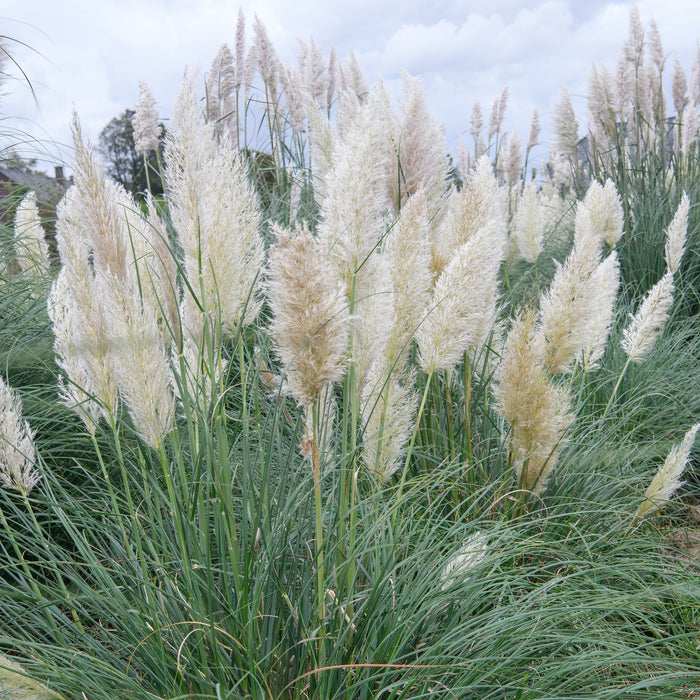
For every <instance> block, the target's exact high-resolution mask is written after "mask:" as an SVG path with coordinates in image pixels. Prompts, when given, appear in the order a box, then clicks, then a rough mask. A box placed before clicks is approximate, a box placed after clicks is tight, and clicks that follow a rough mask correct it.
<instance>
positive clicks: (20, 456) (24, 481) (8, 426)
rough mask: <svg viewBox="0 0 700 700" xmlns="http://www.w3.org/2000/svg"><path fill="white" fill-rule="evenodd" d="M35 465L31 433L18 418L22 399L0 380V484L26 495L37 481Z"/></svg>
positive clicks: (20, 412) (38, 476)
mask: <svg viewBox="0 0 700 700" xmlns="http://www.w3.org/2000/svg"><path fill="white" fill-rule="evenodd" d="M35 465H36V448H35V447H34V431H32V429H31V428H30V427H29V422H28V421H26V420H23V419H22V400H21V399H20V397H19V394H18V393H17V392H16V391H15V390H14V389H12V388H11V387H10V386H8V385H7V384H6V383H5V380H4V379H3V378H2V377H0V485H1V486H3V487H4V488H6V489H16V490H17V491H19V492H20V493H21V494H22V495H23V496H27V495H28V494H29V492H30V491H31V490H32V489H33V488H34V487H35V486H36V484H37V482H38V481H39V479H40V478H41V474H40V473H39V471H38V470H37V469H35Z"/></svg>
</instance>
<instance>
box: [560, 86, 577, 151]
mask: <svg viewBox="0 0 700 700" xmlns="http://www.w3.org/2000/svg"><path fill="white" fill-rule="evenodd" d="M554 133H555V148H556V149H557V151H558V152H559V153H562V154H563V155H564V156H566V158H568V159H569V160H570V161H571V162H573V163H576V161H577V160H578V122H577V121H576V115H575V114H574V108H573V106H572V105H571V97H569V90H568V88H567V87H566V86H564V88H563V90H562V94H561V98H560V99H559V101H558V102H557V103H556V104H555V105H554Z"/></svg>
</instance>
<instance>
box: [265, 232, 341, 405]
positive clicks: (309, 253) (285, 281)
mask: <svg viewBox="0 0 700 700" xmlns="http://www.w3.org/2000/svg"><path fill="white" fill-rule="evenodd" d="M275 234H276V235H277V239H278V240H277V243H276V244H275V245H273V246H272V248H271V249H270V255H269V263H268V273H267V285H266V286H267V293H268V298H269V301H270V308H271V310H272V315H273V319H272V325H271V329H270V330H271V333H272V338H273V340H274V343H275V351H276V353H277V355H278V357H279V358H280V360H281V362H282V364H283V365H284V368H285V370H286V382H285V385H284V388H285V391H286V392H287V393H289V394H290V395H291V396H293V397H294V399H296V401H297V402H298V403H299V404H301V405H302V406H311V405H312V404H314V403H315V402H316V400H317V399H318V397H319V396H320V394H321V391H322V389H323V388H324V387H325V386H326V385H327V384H330V383H333V382H337V381H339V380H340V379H341V378H342V376H343V372H344V359H345V353H346V350H347V343H348V326H347V320H348V315H347V303H346V300H345V295H344V293H343V290H342V289H341V288H340V287H339V285H338V280H337V277H335V275H334V274H333V272H332V270H331V268H330V267H329V264H328V260H327V254H326V251H325V249H324V243H323V242H321V241H318V240H317V239H315V238H314V237H313V236H312V235H311V233H310V232H309V230H308V229H306V228H298V227H297V230H296V232H295V233H292V232H291V231H286V230H284V229H280V228H275Z"/></svg>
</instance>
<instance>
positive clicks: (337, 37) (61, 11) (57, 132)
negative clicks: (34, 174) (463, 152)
mask: <svg viewBox="0 0 700 700" xmlns="http://www.w3.org/2000/svg"><path fill="white" fill-rule="evenodd" d="M634 4H635V3H633V2H627V1H626V0H623V1H620V2H606V1H605V0H585V2H584V1H583V0H547V1H544V0H529V1H516V0H423V1H422V2H421V3H411V2H405V1H402V2H397V1H395V0H391V1H387V0H330V1H329V2H327V3H326V4H325V7H322V4H321V3H320V2H319V0H295V1H294V2H289V0H242V1H241V2H240V3H237V2H236V1H235V0H61V1H60V2H57V1H56V0H2V3H0V34H2V35H5V36H7V37H10V38H11V39H12V42H11V43H10V46H11V48H12V50H13V52H14V56H15V58H16V60H17V62H18V63H19V65H20V66H21V68H22V69H23V70H24V72H25V73H26V75H27V76H28V78H29V79H30V80H31V83H32V86H33V88H34V92H35V95H36V102H35V101H34V97H33V96H32V93H31V91H30V89H29V88H28V87H27V84H26V82H23V81H22V79H21V75H20V73H19V71H18V70H17V69H16V68H15V69H12V68H11V70H10V72H11V73H12V74H13V79H11V80H9V81H6V82H5V83H4V85H3V87H2V91H3V92H4V95H3V96H2V97H1V98H0V118H2V122H1V123H0V133H2V131H5V132H7V131H8V130H9V129H12V130H15V133H16V130H21V131H23V132H26V133H27V134H28V135H30V136H31V137H33V138H34V139H37V138H38V139H42V140H43V141H44V142H45V146H44V147H43V153H42V159H43V160H45V161H46V162H47V163H51V162H58V161H61V160H64V161H66V162H69V161H70V152H69V149H68V147H67V146H65V144H68V143H69V141H70V134H69V123H70V120H71V114H72V111H73V109H74V108H75V109H76V110H77V112H78V114H79V117H80V120H81V123H82V126H83V130H84V132H85V133H86V134H87V136H88V137H89V138H90V139H91V140H92V141H93V142H95V141H96V140H97V137H98V134H99V132H100V131H101V129H102V128H103V127H104V126H105V125H106V124H107V122H108V121H109V120H110V119H111V118H112V117H114V116H117V115H118V114H120V113H121V112H122V111H123V110H124V109H126V108H127V107H132V108H133V106H134V105H135V103H136V100H137V98H138V82H139V81H140V80H143V81H145V82H146V83H148V85H149V87H150V89H151V92H152V93H153V95H154V96H155V98H156V100H157V106H158V109H159V112H160V114H161V115H162V117H163V118H167V116H168V115H169V114H170V112H171V110H172V105H173V102H174V99H175V96H176V94H177V91H178V88H179V85H180V82H181V80H182V76H183V72H184V70H185V68H187V69H188V70H190V71H192V70H199V75H200V76H201V77H202V79H203V76H204V74H205V73H206V71H207V69H208V68H209V66H210V64H211V61H212V59H213V57H214V56H215V54H216V52H217V50H218V47H219V46H220V44H221V43H222V42H227V43H229V44H230V45H231V46H233V45H234V43H235V30H236V22H237V16H238V8H239V5H240V7H242V9H243V11H244V13H245V17H246V21H247V29H248V40H249V41H252V26H253V19H254V16H255V15H256V14H257V15H258V16H259V17H260V19H261V20H262V21H263V23H264V24H265V25H266V27H267V29H268V32H269V35H270V37H271V39H272V41H273V43H274V45H275V47H276V49H277V52H278V54H279V56H280V58H281V59H282V61H283V62H284V63H286V64H287V65H291V64H292V63H293V61H294V60H295V58H296V55H297V51H298V47H299V44H298V41H297V39H298V38H301V39H303V40H305V41H308V39H309V37H310V36H313V37H314V39H315V41H316V43H317V44H318V45H319V47H320V48H321V49H322V50H323V51H324V53H325V54H326V55H327V53H328V51H329V49H330V46H331V44H335V47H336V51H337V53H338V56H339V58H341V59H343V58H345V57H347V55H348V52H349V50H350V49H351V48H352V49H353V50H354V52H355V55H356V56H357V58H358V61H359V62H360V65H361V66H362V68H363V70H364V72H365V76H366V77H367V79H368V81H369V82H370V84H371V83H373V82H374V81H375V79H376V78H377V77H378V76H382V78H383V79H384V80H385V82H386V83H387V85H388V86H389V87H390V89H391V90H392V91H395V94H398V89H399V85H400V74H401V70H402V69H404V70H406V71H408V72H409V73H411V74H412V75H417V76H420V77H421V79H422V82H423V86H424V89H425V92H426V96H427V99H428V102H429V105H430V107H431V109H432V110H433V112H434V114H435V116H436V118H437V119H438V121H439V122H441V123H443V124H444V125H445V130H446V136H447V143H448V148H449V150H450V151H451V152H453V153H454V152H455V151H456V147H457V139H458V136H459V135H460V134H465V133H466V132H467V131H468V129H469V117H470V114H471V108H472V104H473V101H474V99H477V98H478V99H479V100H480V102H481V104H482V107H483V111H484V113H485V116H486V118H487V119H488V115H489V113H490V110H491V104H492V102H493V100H494V99H495V98H496V97H497V96H498V95H499V94H500V92H501V91H502V89H503V88H504V87H508V90H509V103H508V111H507V113H506V124H505V127H506V129H508V130H511V131H512V130H513V129H514V128H517V130H518V132H519V134H520V135H521V137H522V139H523V140H526V139H527V132H528V127H529V122H530V116H531V114H532V110H533V109H534V108H535V107H537V109H538V111H539V113H540V118H541V121H542V123H543V127H544V134H545V135H546V133H547V132H548V130H549V127H550V123H551V114H552V107H553V103H554V102H555V101H556V100H557V99H558V98H559V96H560V94H561V90H562V86H563V85H567V86H568V88H569V91H570V93H571V96H572V101H573V103H574V107H575V109H576V110H577V114H578V117H579V121H581V123H582V124H585V122H586V114H585V94H586V83H587V77H588V74H589V71H590V68H591V65H592V63H593V62H596V63H597V64H600V63H605V64H607V65H609V66H610V67H611V68H614V65H615V62H616V57H617V54H618V52H619V49H620V47H621V45H622V43H623V41H624V40H625V38H626V36H627V33H628V25H629V13H630V9H631V7H632V6H633V5H634ZM636 5H637V7H638V8H639V12H640V15H641V19H642V22H643V23H644V24H645V26H646V25H648V23H649V21H650V20H651V19H652V18H653V19H654V20H655V21H656V24H657V26H658V27H659V30H660V33H661V38H662V41H663V44H664V50H665V52H666V54H667V56H668V61H667V65H668V66H669V78H670V72H671V71H672V68H673V61H674V59H675V58H676V57H678V58H679V59H680V61H681V63H682V65H683V66H684V68H685V69H686V71H688V70H689V69H690V66H691V63H692V61H693V60H694V58H695V56H696V54H697V51H698V43H697V40H698V38H700V3H698V1H697V0H640V1H639V2H637V3H636ZM669 84H670V79H669ZM61 144H64V146H63V147H62V146H61Z"/></svg>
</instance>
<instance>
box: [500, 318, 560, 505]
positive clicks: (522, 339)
mask: <svg viewBox="0 0 700 700" xmlns="http://www.w3.org/2000/svg"><path fill="white" fill-rule="evenodd" d="M544 353H545V347H544V340H543V337H542V334H541V332H540V331H539V329H538V328H537V326H536V314H535V312H534V311H532V310H530V311H526V312H524V313H522V314H520V315H518V316H517V317H516V318H515V319H514V321H513V324H512V326H511V329H510V331H509V333H508V336H507V338H506V343H505V348H504V350H503V353H502V360H501V364H500V365H499V366H498V368H497V370H496V376H495V379H496V382H495V386H494V392H495V398H496V403H495V408H496V410H497V411H498V412H499V414H500V415H501V416H502V417H503V418H504V420H506V421H507V422H508V423H509V425H510V435H509V447H510V452H511V460H512V462H513V463H514V465H515V471H516V477H517V480H518V484H519V486H520V487H521V488H524V489H528V490H531V491H533V493H535V494H540V493H542V491H544V488H545V486H546V483H547V478H548V477H549V474H550V473H551V471H552V468H553V467H554V465H555V464H556V461H557V458H558V455H559V452H560V450H561V448H562V446H563V444H564V436H565V433H566V430H567V428H568V427H569V425H570V424H571V423H572V421H573V415H572V413H571V408H570V406H571V400H570V397H569V394H568V391H567V389H566V388H565V387H560V386H557V385H556V384H554V383H553V382H552V380H551V379H550V378H549V377H548V375H547V372H546V370H545V367H544Z"/></svg>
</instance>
